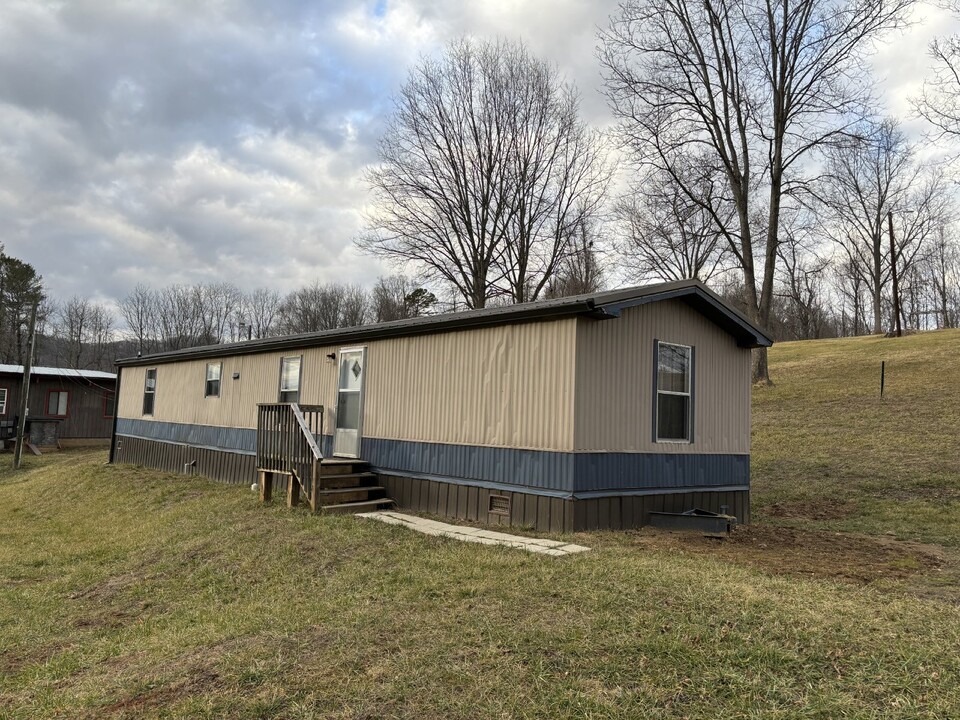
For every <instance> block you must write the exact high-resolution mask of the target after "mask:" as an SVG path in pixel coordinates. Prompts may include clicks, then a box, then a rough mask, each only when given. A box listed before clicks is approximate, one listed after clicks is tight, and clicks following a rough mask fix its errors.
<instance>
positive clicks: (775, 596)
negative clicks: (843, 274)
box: [0, 333, 960, 720]
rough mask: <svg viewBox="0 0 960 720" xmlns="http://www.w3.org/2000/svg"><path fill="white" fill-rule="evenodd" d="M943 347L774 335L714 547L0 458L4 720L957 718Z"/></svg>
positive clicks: (950, 365)
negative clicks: (572, 546) (557, 532)
mask: <svg viewBox="0 0 960 720" xmlns="http://www.w3.org/2000/svg"><path fill="white" fill-rule="evenodd" d="M958 344H960V333H952V334H949V333H942V334H931V335H924V336H917V337H911V338H907V339H904V340H900V341H887V340H879V339H877V340H874V339H865V340H856V341H844V342H842V343H832V342H826V343H808V344H794V345H782V346H779V347H777V348H775V352H774V353H773V354H772V361H773V373H774V378H775V381H776V382H777V384H776V386H774V387H773V388H768V389H762V390H759V391H758V392H757V401H756V414H755V425H756V428H757V432H756V434H755V441H754V442H755V448H756V463H755V468H754V477H755V481H756V487H757V492H756V505H757V508H758V511H759V512H758V513H757V514H758V517H759V518H760V519H761V523H760V524H758V525H756V526H754V527H752V528H749V529H742V530H741V531H740V532H738V533H737V534H735V535H734V537H733V538H731V539H730V540H727V541H723V542H717V541H711V540H706V539H703V538H696V537H686V536H675V535H662V534H657V533H653V532H650V531H642V532H636V533H598V534H581V535H573V536H570V539H572V540H574V541H576V542H580V543H583V544H586V545H590V546H591V547H593V550H591V552H589V553H584V554H582V555H578V556H572V557H567V558H559V559H558V558H551V557H544V556H539V555H530V554H526V553H523V552H520V551H516V550H509V549H505V548H491V547H487V546H480V545H470V544H463V543H458V542H456V541H452V540H445V539H439V538H433V537H426V536H421V535H417V534H414V533H412V532H409V531H407V530H404V529H402V528H397V527H391V526H386V525H381V524H379V523H374V522H371V521H364V520H360V519H356V518H352V517H338V516H333V517H312V516H310V515H308V514H307V513H305V512H302V511H288V510H287V509H286V508H284V507H282V506H279V505H274V506H262V505H260V504H258V503H257V502H256V500H255V497H254V495H253V494H252V493H250V492H249V491H247V490H245V489H239V488H237V487H232V486H224V485H218V484H215V483H212V482H208V481H205V480H204V479H202V478H183V477H179V476H176V475H170V474H164V473H159V472H155V471H149V470H143V469H136V468H131V467H110V466H104V464H103V463H104V460H105V456H104V454H103V453H99V452H95V453H92V452H73V453H64V454H61V455H55V456H49V457H44V458H39V459H38V458H30V459H29V466H28V469H27V470H26V471H23V472H20V473H17V474H14V473H12V472H11V471H9V470H7V469H6V468H7V467H8V465H9V455H7V456H0V717H2V718H31V719H32V718H54V717H69V718H116V717H129V718H141V717H147V718H153V717H191V718H192V717H210V718H220V717H239V718H320V717H324V718H326V717H330V718H381V717H388V718H478V717H483V718H487V717H496V718H545V717H548V718H585V717H593V718H607V717H610V718H640V717H642V718H703V719H708V718H709V719H711V720H712V719H713V718H718V717H726V718H765V719H766V718H773V719H777V718H822V719H824V720H827V719H833V718H842V717H851V718H853V717H856V718H911V719H913V718H946V717H958V716H960V657H958V654H957V652H956V649H957V647H958V646H960V606H958V604H957V603H956V602H954V601H950V602H948V601H944V600H942V599H930V595H931V594H930V593H928V592H926V590H925V588H927V587H928V586H929V584H930V583H932V582H938V581H939V580H938V579H939V578H943V577H949V576H950V573H952V572H954V570H955V568H956V560H955V557H956V551H955V548H956V546H957V542H958V538H960V530H958V523H957V516H956V509H955V507H954V506H955V505H956V496H955V493H956V487H957V480H958V474H957V470H958V467H957V460H956V458H955V457H954V455H955V454H956V452H955V449H956V442H957V441H956V438H957V436H958V434H957V433H956V430H957V429H958V428H957V423H958V420H957V416H956V410H955V409H954V407H956V403H955V402H952V401H951V400H950V397H953V398H954V400H956V399H957V398H956V392H955V389H954V388H949V387H946V386H947V385H948V383H949V381H950V377H951V376H952V377H953V378H957V377H960V373H958V372H957V370H958V367H957V364H956V363H957V360H956V358H955V357H950V355H951V352H952V354H953V355H954V356H956V354H957V353H956V351H955V350H953V351H951V348H955V347H957V346H958ZM880 357H887V359H889V360H890V363H891V365H890V369H889V387H890V395H889V398H888V399H887V400H885V401H884V404H883V405H882V406H881V405H880V404H879V402H878V401H877V399H876V398H875V397H874V395H875V391H876V385H877V380H878V374H879V359H880ZM874 365H876V368H874ZM898 418H903V419H902V420H898ZM934 421H936V422H934ZM934 424H935V425H936V427H935V428H934V427H931V426H932V425H934ZM951 428H952V431H951ZM951 432H953V437H952V438H951V437H950V433H951ZM893 439H897V440H898V442H900V443H902V445H903V447H902V448H900V449H898V448H897V447H895V446H891V441H892V440H893ZM951 442H952V443H953V445H952V446H950V443H951ZM951 447H952V448H954V452H951ZM836 508H840V509H839V510H837V509H836ZM938 517H939V518H940V519H939V520H938V519H937V518H938ZM786 526H791V527H786ZM821 528H822V529H821ZM835 530H859V531H865V532H871V533H874V534H876V535H877V536H878V537H872V536H862V535H852V534H849V533H840V534H837V532H835ZM888 531H889V532H894V533H897V535H898V536H900V537H902V538H908V539H909V538H917V539H920V540H923V541H925V542H927V543H933V542H936V543H942V544H944V545H945V546H946V547H945V548H939V547H934V546H929V545H927V546H922V547H921V546H918V545H914V544H910V543H906V542H903V541H900V540H897V539H896V538H895V537H894V536H891V535H887V534H886V533H887V532H888ZM955 589H956V588H954V590H955ZM942 597H947V598H949V599H951V600H952V599H953V598H956V597H960V596H958V595H956V594H954V595H950V594H949V593H946V594H944V595H943V596H942Z"/></svg>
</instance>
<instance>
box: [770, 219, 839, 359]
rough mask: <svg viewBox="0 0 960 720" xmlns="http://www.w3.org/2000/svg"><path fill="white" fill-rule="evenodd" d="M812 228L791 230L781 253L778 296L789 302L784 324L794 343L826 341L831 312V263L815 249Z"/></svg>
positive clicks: (782, 321) (785, 237) (802, 227)
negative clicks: (828, 290)
mask: <svg viewBox="0 0 960 720" xmlns="http://www.w3.org/2000/svg"><path fill="white" fill-rule="evenodd" d="M812 231H813V228H812V227H811V226H810V225H809V224H804V225H801V226H797V225H792V226H788V227H787V228H786V229H785V232H784V239H783V241H782V242H781V243H780V247H779V248H778V249H777V253H778V255H779V257H780V266H779V269H778V274H779V276H780V277H779V279H780V283H779V290H778V295H779V296H780V297H781V299H782V300H783V301H785V310H786V312H785V313H784V316H783V317H782V318H781V322H780V324H781V325H782V326H783V328H782V330H785V331H786V333H785V334H786V335H787V336H788V337H789V339H791V340H812V339H815V338H820V337H823V333H824V327H825V325H826V322H827V319H828V315H829V310H828V308H827V304H826V290H825V284H826V283H825V280H826V275H827V268H828V267H829V264H830V259H829V258H827V257H822V256H821V255H819V254H818V253H817V252H816V251H815V250H814V249H813V248H812V247H811V245H813V242H812V240H811V235H812Z"/></svg>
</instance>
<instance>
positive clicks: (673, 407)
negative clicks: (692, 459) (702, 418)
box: [656, 342, 693, 442]
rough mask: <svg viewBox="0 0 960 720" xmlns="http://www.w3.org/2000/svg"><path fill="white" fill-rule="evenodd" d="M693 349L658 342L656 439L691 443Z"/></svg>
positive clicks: (658, 440)
mask: <svg viewBox="0 0 960 720" xmlns="http://www.w3.org/2000/svg"><path fill="white" fill-rule="evenodd" d="M692 374H693V348H691V347H688V346H687V345H674V344H672V343H665V342H660V343H657V398H656V403H657V407H656V423H657V428H656V437H657V442H662V441H666V442H690V438H691V436H692V433H691V429H692V418H691V412H690V408H691V395H692V393H691V381H690V379H691V376H692Z"/></svg>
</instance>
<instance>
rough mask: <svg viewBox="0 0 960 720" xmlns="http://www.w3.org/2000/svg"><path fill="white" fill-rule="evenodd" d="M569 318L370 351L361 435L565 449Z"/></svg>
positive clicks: (569, 426) (381, 345)
mask: <svg viewBox="0 0 960 720" xmlns="http://www.w3.org/2000/svg"><path fill="white" fill-rule="evenodd" d="M575 340H576V320H574V319H564V320H555V321H550V322H541V323H526V324H521V325H502V326H498V327H492V328H484V329H478V330H471V331H465V332H454V333H442V334H434V335H421V336H416V337H408V338H398V339H396V340H386V341H381V342H378V343H371V344H370V345H369V348H368V351H367V364H368V375H367V386H366V392H367V394H366V401H365V408H364V427H363V434H364V435H365V436H368V437H378V438H393V439H400V440H420V441H424V442H439V443H459V444H468V445H490V446H496V447H514V448H531V449H537V450H563V451H569V450H571V449H572V447H573V398H574V390H573V380H574V356H575V349H574V343H575Z"/></svg>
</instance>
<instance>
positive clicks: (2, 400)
mask: <svg viewBox="0 0 960 720" xmlns="http://www.w3.org/2000/svg"><path fill="white" fill-rule="evenodd" d="M6 414H7V389H6V388H0V415H6Z"/></svg>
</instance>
